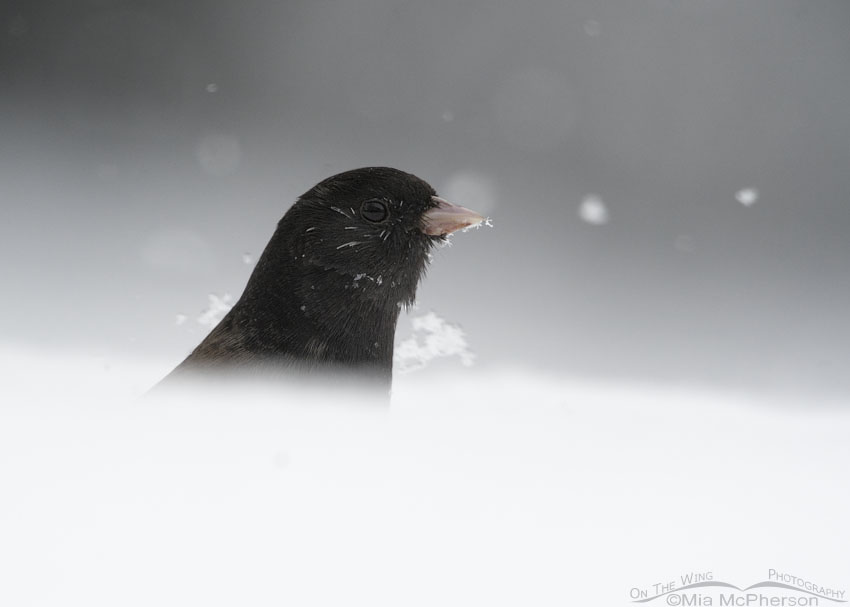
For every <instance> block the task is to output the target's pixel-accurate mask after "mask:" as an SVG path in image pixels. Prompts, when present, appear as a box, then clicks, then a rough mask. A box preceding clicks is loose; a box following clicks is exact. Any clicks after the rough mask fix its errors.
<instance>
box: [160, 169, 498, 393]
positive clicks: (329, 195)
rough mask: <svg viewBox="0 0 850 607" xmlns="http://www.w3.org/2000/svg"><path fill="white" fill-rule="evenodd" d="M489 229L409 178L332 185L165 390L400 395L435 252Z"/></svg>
mask: <svg viewBox="0 0 850 607" xmlns="http://www.w3.org/2000/svg"><path fill="white" fill-rule="evenodd" d="M484 220H485V219H484V217H482V216H481V215H480V214H478V213H476V212H475V211H472V210H470V209H467V208H465V207H462V206H459V205H456V204H452V203H450V202H448V201H447V200H445V199H444V198H441V197H439V196H438V195H437V192H436V190H435V189H434V188H433V187H432V186H431V185H429V184H428V183H427V182H425V181H424V180H422V179H420V178H419V177H416V176H415V175H412V174H410V173H406V172H404V171H401V170H398V169H394V168H390V167H365V168H359V169H354V170H350V171H346V172H343V173H339V174H337V175H333V176H331V177H328V178H326V179H324V180H323V181H321V182H319V183H318V184H316V185H315V186H314V187H313V188H311V189H310V190H308V191H307V192H306V193H304V194H303V195H301V196H300V197H299V198H298V199H297V200H296V202H295V203H294V204H293V205H292V206H291V207H290V208H289V209H288V210H287V211H286V213H285V214H284V216H283V218H282V219H281V220H280V221H279V222H278V224H277V228H276V229H275V231H274V233H273V235H272V237H271V239H270V240H269V242H268V244H267V245H266V247H265V249H264V251H263V253H262V255H261V256H260V257H259V259H258V261H257V264H256V266H255V267H254V270H253V272H252V273H251V276H250V278H249V279H248V282H247V284H246V286H245V288H244V291H243V292H242V295H241V297H240V298H239V299H238V300H237V301H236V303H235V304H234V305H233V307H232V308H231V309H230V310H229V311H228V312H227V314H226V315H225V316H224V317H223V318H222V320H221V321H220V322H219V323H218V325H216V326H215V327H214V328H213V329H212V330H211V331H210V333H209V334H208V335H207V336H206V338H205V339H204V340H203V341H201V343H200V344H199V345H198V346H197V347H196V348H195V349H194V350H193V351H192V352H191V354H189V355H188V356H187V357H186V359H185V360H183V362H181V363H180V364H179V365H178V366H177V367H176V368H175V369H174V370H173V371H172V372H171V373H169V374H168V375H167V376H166V377H165V378H164V379H163V380H162V381H161V382H160V383H159V384H158V386H163V385H169V384H174V383H177V382H181V381H182V380H187V379H193V380H194V379H203V378H214V379H216V380H219V381H220V380H225V381H226V380H227V378H231V377H248V378H257V377H258V378H264V379H266V378H268V379H284V380H289V379H292V380H295V381H299V380H302V379H304V378H310V379H315V378H326V377H327V376H328V375H329V374H330V375H333V376H335V377H341V378H346V379H349V380H352V381H353V382H358V383H360V384H362V385H367V386H370V387H373V388H374V387H377V388H378V389H379V390H382V391H385V392H387V393H388V391H389V390H390V388H391V386H392V362H393V339H394V335H395V330H396V324H397V321H398V318H399V315H400V313H401V310H402V308H408V307H410V306H411V305H412V304H413V303H414V300H415V297H416V290H417V286H418V285H419V283H420V281H421V280H422V278H423V276H424V275H425V272H426V268H427V265H428V262H429V260H430V258H431V255H430V251H431V249H433V248H434V247H435V246H436V245H438V244H439V243H440V242H442V241H445V240H446V237H447V236H448V235H449V234H451V233H452V232H455V231H457V230H459V229H462V228H467V227H471V226H474V225H478V224H480V223H481V222H483V221H484Z"/></svg>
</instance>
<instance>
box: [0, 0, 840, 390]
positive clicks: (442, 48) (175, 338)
mask: <svg viewBox="0 0 850 607" xmlns="http://www.w3.org/2000/svg"><path fill="white" fill-rule="evenodd" d="M175 4H179V5H175ZM848 29H850V4H848V3H846V2H843V1H841V0H836V1H832V2H830V1H818V2H806V1H803V0H798V1H790V0H751V1H749V2H746V3H740V2H737V1H733V0H713V1H696V0H685V1H677V2H671V1H667V0H644V1H635V0H621V1H605V2H599V1H592V2H591V1H581V2H569V3H564V2H531V3H513V4H511V3H493V2H478V1H471V2H464V3H450V2H429V3H421V2H420V3H413V2H410V3H404V4H398V3H391V2H386V1H383V0H372V1H365V0H348V1H346V2H315V1H314V2H286V3H279V2H264V3H263V2H247V3H230V2H206V3H170V2H145V3H141V2H132V1H130V2H117V1H116V2H111V1H107V0H97V1H95V0H91V1H88V2H76V3H73V5H62V4H61V3H38V2H6V3H4V4H3V7H2V8H0V91H2V92H0V200H2V205H3V207H2V208H3V221H2V222H0V253H2V258H3V263H2V264H0V284H2V287H3V293H4V296H3V299H2V301H3V303H2V305H3V311H4V314H3V315H2V320H0V339H2V340H3V341H4V342H6V343H10V344H22V345H39V346H42V345H43V346H51V347H61V348H66V349H70V350H79V351H98V352H104V353H107V354H114V355H116V356H125V355H144V356H152V357H156V358H158V359H161V360H163V361H164V362H165V366H166V367H167V366H168V365H170V364H172V363H176V362H178V361H179V360H180V359H181V358H182V357H183V356H184V355H185V354H186V353H187V352H188V351H189V350H190V349H191V348H192V347H193V346H194V345H195V344H196V343H197V342H198V341H199V340H200V339H201V338H202V337H203V335H204V333H205V331H206V330H207V327H204V326H202V325H200V324H198V323H197V322H196V318H197V317H198V316H199V315H200V314H201V312H202V311H203V310H204V309H205V308H206V307H207V303H208V300H207V297H208V294H209V293H216V294H218V295H223V294H224V293H230V294H232V295H233V296H235V297H237V296H238V295H239V293H240V292H241V289H242V287H243V286H244V283H245V281H246V279H247V277H248V275H249V273H250V271H251V265H250V264H246V263H245V262H244V260H243V255H244V254H245V253H248V254H250V255H251V256H252V257H253V258H254V259H256V257H257V256H258V255H259V253H260V252H261V251H262V248H263V246H264V245H265V243H266V241H267V240H268V238H269V236H270V235H271V233H272V231H273V229H274V225H275V223H276V222H277V220H278V219H279V218H280V216H281V215H282V214H283V212H284V211H285V210H286V209H287V208H288V206H289V205H290V204H291V203H292V202H293V201H294V199H295V197H296V196H298V195H299V194H301V193H303V192H304V191H306V190H307V189H309V188H310V187H311V186H312V185H313V184H315V183H316V182H317V181H318V180H320V179H321V178H323V177H326V176H328V175H330V174H333V173H336V172H339V171H343V170H347V169H350V168H355V167H359V166H368V165H379V164H380V165H389V166H395V167H397V168H400V169H403V170H407V171H410V172H412V173H415V174H417V175H419V176H420V177H422V178H424V179H426V180H427V181H429V182H430V183H431V184H432V185H434V186H435V187H436V188H437V190H438V191H439V192H440V193H441V194H442V195H443V196H445V197H447V198H449V199H451V200H453V201H454V202H457V203H460V204H463V205H466V206H470V207H473V208H477V209H478V210H480V211H482V212H483V213H484V214H486V215H489V216H490V217H492V219H493V223H494V226H495V227H494V228H493V229H481V230H478V231H474V232H470V233H468V234H459V235H457V237H456V238H454V246H452V247H451V248H447V249H444V250H441V251H439V252H438V253H437V254H436V255H435V260H434V263H433V264H432V266H431V269H430V272H429V276H428V278H427V279H426V281H425V282H424V283H423V285H422V287H421V288H420V293H419V304H420V311H421V312H425V311H427V310H434V311H436V312H437V313H438V314H439V315H440V316H442V317H444V318H446V319H448V320H449V321H451V322H454V323H458V324H460V325H462V326H463V328H464V330H465V331H466V333H467V338H468V341H469V344H470V346H471V348H472V349H473V350H474V351H475V353H476V354H477V361H478V364H479V365H482V366H485V367H486V366H495V365H501V364H523V365H529V366H533V367H538V368H544V369H551V370H558V371H562V372H564V373H569V374H571V375H580V376H591V377H597V378H608V377H611V378H615V377H621V378H631V379H638V380H644V379H645V380H661V381H674V382H694V383H701V384H711V385H717V386H729V387H742V388H746V389H750V390H756V391H780V392H782V391H789V390H790V391H803V392H804V393H812V394H813V395H820V394H821V393H824V394H826V393H828V394H830V395H839V396H842V397H846V396H848V394H850V379H848V377H850V374H848V372H847V371H848V369H847V356H846V344H847V342H848V338H850V325H848V323H847V320H846V311H847V310H848V309H850V280H848V278H850V269H848V263H847V262H848V261H850V237H848V236H847V232H848V229H850V201H848V193H850V170H848V169H850V104H848V99H850V37H848V36H847V31H848ZM748 189H753V190H755V192H753V193H751V194H747V193H746V192H742V191H744V190H748ZM736 194H738V198H740V199H741V200H743V201H744V202H753V198H755V201H754V203H753V204H749V205H747V204H743V203H742V202H740V201H739V200H738V199H736ZM748 196H749V198H748ZM588 199H589V200H590V201H591V202H589V203H588V202H587V201H588ZM583 201H585V207H584V208H585V209H586V210H587V208H588V207H587V205H588V204H589V205H590V210H589V211H588V212H589V215H587V214H586V219H587V218H589V219H590V220H591V221H590V222H589V221H586V220H584V219H582V216H581V213H580V212H579V211H580V209H581V208H582V202H583ZM593 201H601V203H602V205H604V212H603V211H602V210H601V207H600V206H599V203H598V202H593ZM594 205H596V206H595V207H594ZM594 209H595V210H596V212H595V214H594V212H593V211H594ZM601 219H605V220H606V221H605V222H604V223H601V224H598V225H597V224H594V223H593V220H601ZM178 314H184V315H186V316H187V320H186V322H184V323H183V324H181V325H177V324H176V320H175V319H176V316H177V315H178ZM406 330H408V326H407V324H406V322H405V321H402V323H401V324H400V327H399V334H400V336H402V334H403V333H404V332H405V331H406ZM813 404H816V398H815V397H813Z"/></svg>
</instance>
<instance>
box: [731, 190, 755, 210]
mask: <svg viewBox="0 0 850 607" xmlns="http://www.w3.org/2000/svg"><path fill="white" fill-rule="evenodd" d="M758 199H759V191H758V190H757V189H755V188H744V189H743V190H738V191H737V192H735V200H737V201H738V202H740V203H741V204H742V205H744V206H745V207H751V206H753V205H754V204H755V203H756V202H758Z"/></svg>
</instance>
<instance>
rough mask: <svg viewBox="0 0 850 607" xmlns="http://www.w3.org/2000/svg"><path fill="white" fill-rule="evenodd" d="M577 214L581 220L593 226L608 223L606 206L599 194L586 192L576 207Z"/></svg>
mask: <svg viewBox="0 0 850 607" xmlns="http://www.w3.org/2000/svg"><path fill="white" fill-rule="evenodd" d="M578 215H579V217H581V219H582V221H584V222H586V223H589V224H591V225H595V226H601V225H604V224H606V223H608V219H609V216H608V208H607V207H606V206H605V203H604V202H602V199H601V198H599V196H596V195H594V194H588V195H587V196H586V197H585V198H584V200H582V201H581V204H580V205H579V208H578Z"/></svg>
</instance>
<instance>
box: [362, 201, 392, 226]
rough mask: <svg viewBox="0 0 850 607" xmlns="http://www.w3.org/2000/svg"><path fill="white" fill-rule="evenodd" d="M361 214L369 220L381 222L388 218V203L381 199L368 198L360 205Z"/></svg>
mask: <svg viewBox="0 0 850 607" xmlns="http://www.w3.org/2000/svg"><path fill="white" fill-rule="evenodd" d="M360 215H362V216H363V219H365V220H367V221H371V222H372V223H380V222H382V221H383V220H385V219H386V218H387V215H389V211H387V205H385V204H384V203H383V202H381V201H380V200H367V201H366V202H364V203H363V205H362V206H361V207H360Z"/></svg>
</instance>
